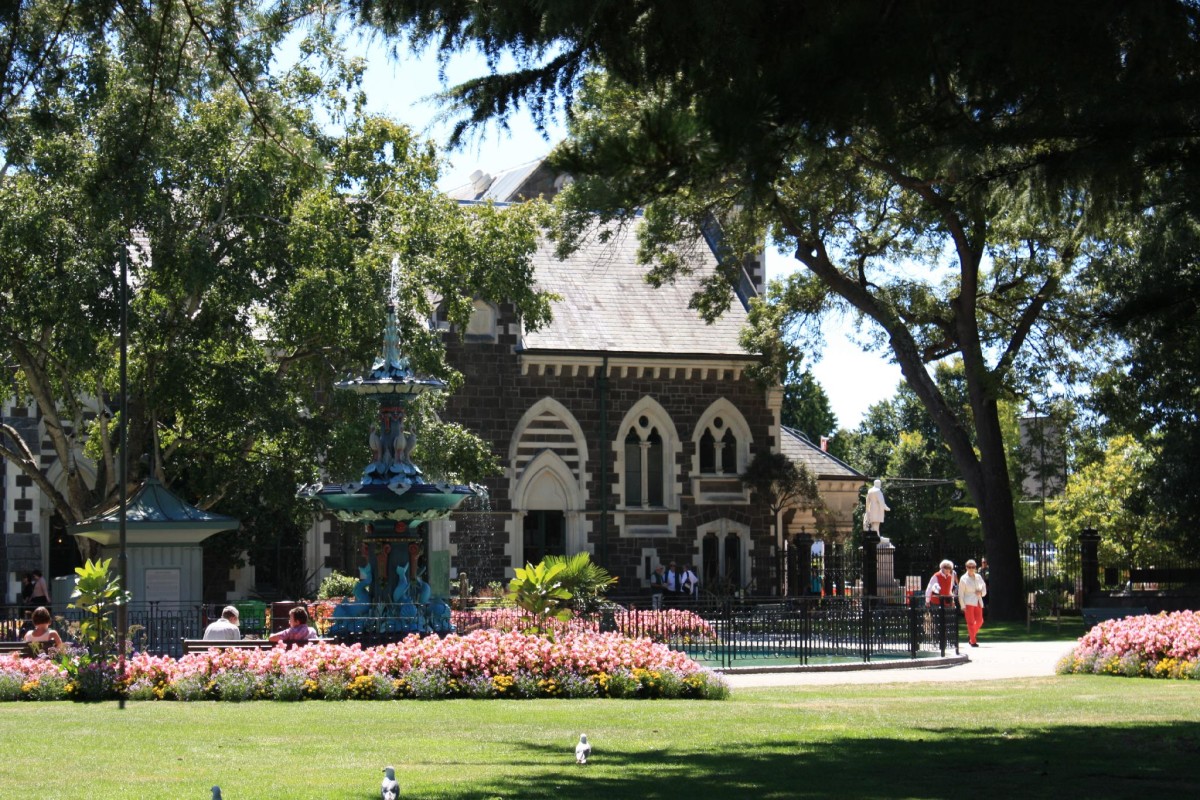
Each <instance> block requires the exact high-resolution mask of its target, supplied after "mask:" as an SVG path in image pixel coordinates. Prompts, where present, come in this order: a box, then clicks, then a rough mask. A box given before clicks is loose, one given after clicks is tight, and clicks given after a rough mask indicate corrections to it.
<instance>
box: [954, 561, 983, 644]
mask: <svg viewBox="0 0 1200 800" xmlns="http://www.w3.org/2000/svg"><path fill="white" fill-rule="evenodd" d="M975 567H976V565H975V562H974V561H973V560H972V561H968V562H967V573H966V574H965V575H963V576H962V577H961V578H959V579H958V604H959V605H960V606H962V610H963V616H965V617H966V618H967V639H968V640H969V641H970V642H971V647H979V644H978V643H977V642H976V641H975V635H976V634H977V633H979V629H980V628H982V627H983V598H985V597H987V584H986V583H984V580H983V576H982V575H980V574H979V573H978V572H977V571H976V568H975Z"/></svg>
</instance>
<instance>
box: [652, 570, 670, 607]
mask: <svg viewBox="0 0 1200 800" xmlns="http://www.w3.org/2000/svg"><path fill="white" fill-rule="evenodd" d="M666 583H667V576H666V573H665V571H664V570H663V565H662V564H659V565H658V566H657V567H655V568H654V572H651V573H650V607H651V608H653V609H654V610H655V611H657V610H658V609H660V608H662V604H663V591H664V589H665V588H666Z"/></svg>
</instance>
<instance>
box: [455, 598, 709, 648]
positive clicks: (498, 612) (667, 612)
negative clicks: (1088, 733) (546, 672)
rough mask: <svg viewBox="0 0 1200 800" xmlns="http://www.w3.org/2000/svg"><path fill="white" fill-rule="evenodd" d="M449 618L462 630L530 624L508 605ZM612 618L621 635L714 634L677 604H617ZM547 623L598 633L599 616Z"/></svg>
mask: <svg viewBox="0 0 1200 800" xmlns="http://www.w3.org/2000/svg"><path fill="white" fill-rule="evenodd" d="M451 621H452V622H453V623H454V628H455V630H457V631H464V632H465V631H472V630H479V629H495V630H501V631H521V630H525V629H526V628H528V627H529V626H530V625H532V624H533V623H532V619H531V618H530V616H529V615H528V614H526V613H525V612H524V611H522V610H521V609H519V608H514V607H511V606H509V607H501V608H481V609H476V610H472V611H454V612H451ZM613 621H614V622H615V623H616V626H617V631H618V632H620V633H621V634H622V635H623V636H635V637H641V636H644V637H646V638H648V639H650V640H652V641H655V642H684V641H686V642H700V641H706V642H707V641H714V640H715V639H716V638H717V634H716V631H715V630H714V629H713V627H712V625H710V624H709V622H708V620H706V619H704V618H703V617H701V616H700V615H699V614H696V613H694V612H692V611H686V610H683V609H677V608H665V609H659V610H652V611H630V610H627V609H623V608H618V609H616V610H614V612H613ZM547 626H548V627H549V628H550V629H551V630H553V631H555V632H556V633H567V632H574V633H599V631H600V620H599V618H598V617H597V616H595V615H593V616H589V617H573V618H571V619H569V620H566V621H562V620H557V619H549V620H547Z"/></svg>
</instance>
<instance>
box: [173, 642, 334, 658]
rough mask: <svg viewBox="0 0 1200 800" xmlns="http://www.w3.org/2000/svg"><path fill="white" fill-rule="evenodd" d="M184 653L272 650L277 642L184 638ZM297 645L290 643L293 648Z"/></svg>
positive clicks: (289, 646) (289, 645)
mask: <svg viewBox="0 0 1200 800" xmlns="http://www.w3.org/2000/svg"><path fill="white" fill-rule="evenodd" d="M182 641H183V654H184V655H185V656H186V655H187V654H188V653H204V652H206V651H208V650H214V649H215V650H270V649H271V648H273V647H275V646H276V644H278V643H277V642H272V641H271V640H270V639H184V640H182ZM325 641H329V640H328V639H309V640H308V641H307V642H305V644H316V643H317V642H325ZM294 646H295V645H292V644H288V645H287V647H288V648H289V649H291V648H292V647H294Z"/></svg>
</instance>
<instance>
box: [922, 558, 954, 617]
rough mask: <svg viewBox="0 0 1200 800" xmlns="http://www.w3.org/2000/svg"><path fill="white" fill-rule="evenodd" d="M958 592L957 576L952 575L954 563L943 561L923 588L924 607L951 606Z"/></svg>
mask: <svg viewBox="0 0 1200 800" xmlns="http://www.w3.org/2000/svg"><path fill="white" fill-rule="evenodd" d="M957 592H958V576H957V575H955V574H954V562H953V561H951V560H950V559H943V560H942V563H940V564H938V571H937V572H935V573H933V577H932V578H930V579H929V585H928V586H926V587H925V605H927V606H929V607H931V608H932V607H934V606H942V605H947V606H948V605H953V603H954V596H955V594H956V593H957Z"/></svg>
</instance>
